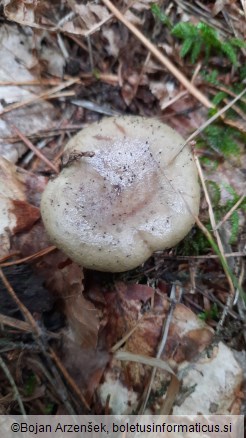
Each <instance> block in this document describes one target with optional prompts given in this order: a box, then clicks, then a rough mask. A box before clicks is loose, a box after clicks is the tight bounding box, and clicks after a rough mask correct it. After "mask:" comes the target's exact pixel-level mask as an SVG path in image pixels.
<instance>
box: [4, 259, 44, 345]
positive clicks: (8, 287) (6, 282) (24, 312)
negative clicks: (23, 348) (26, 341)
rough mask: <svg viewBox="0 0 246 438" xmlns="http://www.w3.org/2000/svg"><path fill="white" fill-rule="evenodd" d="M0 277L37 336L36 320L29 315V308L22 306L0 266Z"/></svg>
mask: <svg viewBox="0 0 246 438" xmlns="http://www.w3.org/2000/svg"><path fill="white" fill-rule="evenodd" d="M0 278H1V280H2V282H3V284H4V286H5V287H6V289H7V291H8V293H9V295H10V296H11V298H12V299H13V301H14V302H15V303H16V304H17V306H18V307H19V309H20V311H21V313H22V315H23V317H24V319H25V320H26V322H28V323H29V324H30V327H31V328H32V332H33V334H35V336H36V337H38V338H39V337H40V335H41V330H40V328H39V327H38V325H37V324H36V321H35V319H34V318H33V316H32V315H31V313H30V312H29V310H28V309H27V308H26V306H24V304H22V302H21V301H20V300H19V298H18V297H17V295H16V293H15V291H14V289H13V288H12V286H11V284H10V283H9V281H8V279H7V278H6V276H5V275H4V273H3V271H2V269H1V268H0Z"/></svg>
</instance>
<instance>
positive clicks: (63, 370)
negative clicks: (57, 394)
mask: <svg viewBox="0 0 246 438" xmlns="http://www.w3.org/2000/svg"><path fill="white" fill-rule="evenodd" d="M50 355H51V357H52V359H53V360H54V362H55V364H56V365H57V367H58V368H59V370H60V371H61V372H62V374H63V376H64V377H65V379H66V381H67V382H68V383H69V385H70V387H71V388H72V389H73V390H74V392H75V394H77V396H78V397H79V399H80V400H81V402H82V404H83V405H85V407H86V409H88V411H90V406H89V405H88V403H87V401H86V399H85V397H84V396H83V394H82V392H81V391H80V389H79V388H78V385H77V384H76V383H75V381H74V380H73V378H72V377H71V376H70V374H69V373H68V371H67V370H66V368H65V367H64V366H63V364H62V363H61V361H60V359H59V357H58V356H57V354H56V353H55V351H54V350H53V348H50Z"/></svg>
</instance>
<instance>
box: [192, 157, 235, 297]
mask: <svg viewBox="0 0 246 438" xmlns="http://www.w3.org/2000/svg"><path fill="white" fill-rule="evenodd" d="M193 155H194V161H195V163H196V167H197V170H198V175H199V177H200V180H201V184H202V188H203V191H204V194H205V198H206V201H207V204H208V212H209V218H210V223H211V225H212V228H213V232H214V235H215V238H216V241H217V245H218V248H219V250H220V254H221V257H222V258H223V260H224V266H227V267H228V264H227V261H226V258H225V251H224V248H223V245H222V241H221V238H220V235H219V232H218V230H217V229H216V222H215V217H214V212H213V207H212V203H211V200H210V196H209V194H208V190H207V187H206V184H205V179H204V176H203V171H202V168H201V165H200V161H199V159H198V157H197V155H196V154H195V152H193ZM224 272H225V274H226V277H227V280H228V283H229V286H230V291H231V295H232V296H233V297H234V295H235V288H234V284H233V281H232V278H231V275H230V273H229V267H228V269H224Z"/></svg>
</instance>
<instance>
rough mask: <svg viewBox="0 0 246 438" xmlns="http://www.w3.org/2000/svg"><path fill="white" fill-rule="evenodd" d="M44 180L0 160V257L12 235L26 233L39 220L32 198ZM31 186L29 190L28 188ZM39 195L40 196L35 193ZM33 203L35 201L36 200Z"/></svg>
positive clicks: (6, 250) (6, 161) (0, 158)
mask: <svg viewBox="0 0 246 438" xmlns="http://www.w3.org/2000/svg"><path fill="white" fill-rule="evenodd" d="M44 181H45V179H44V178H43V177H37V176H35V175H33V174H31V173H29V172H25V171H23V170H21V169H18V168H17V167H16V166H14V165H13V164H12V163H10V162H9V161H8V160H5V159H4V158H3V157H0V205H1V208H0V242H1V245H0V255H1V257H3V256H5V255H7V254H8V253H9V250H10V238H11V236H13V235H14V234H16V233H20V232H22V231H27V230H30V228H31V227H32V226H33V224H34V223H35V222H36V221H37V220H38V219H39V218H40V212H39V208H38V207H37V206H35V205H32V204H31V203H30V202H29V201H31V202H32V203H35V204H36V205H37V204H38V202H35V199H34V196H32V194H33V192H32V190H33V187H34V190H35V197H36V198H37V196H38V192H37V191H36V188H37V187H38V186H39V187H40V190H42V188H43V186H44ZM31 187H32V189H31ZM39 194H40V193H39ZM36 201H37V199H36Z"/></svg>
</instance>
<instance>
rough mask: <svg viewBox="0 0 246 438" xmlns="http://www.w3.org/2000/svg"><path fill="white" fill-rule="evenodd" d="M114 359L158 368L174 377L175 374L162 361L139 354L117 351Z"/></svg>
mask: <svg viewBox="0 0 246 438" xmlns="http://www.w3.org/2000/svg"><path fill="white" fill-rule="evenodd" d="M114 358H115V359H117V360H122V361H129V362H137V363H142V364H144V365H148V366H150V367H156V368H160V369H162V370H163V371H167V372H168V373H170V374H172V375H174V376H175V373H174V371H173V370H172V368H171V367H170V366H169V365H168V364H167V363H166V362H164V360H162V359H158V358H155V357H148V356H143V355H141V354H133V353H130V352H129V351H117V352H116V353H115V354H114Z"/></svg>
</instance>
